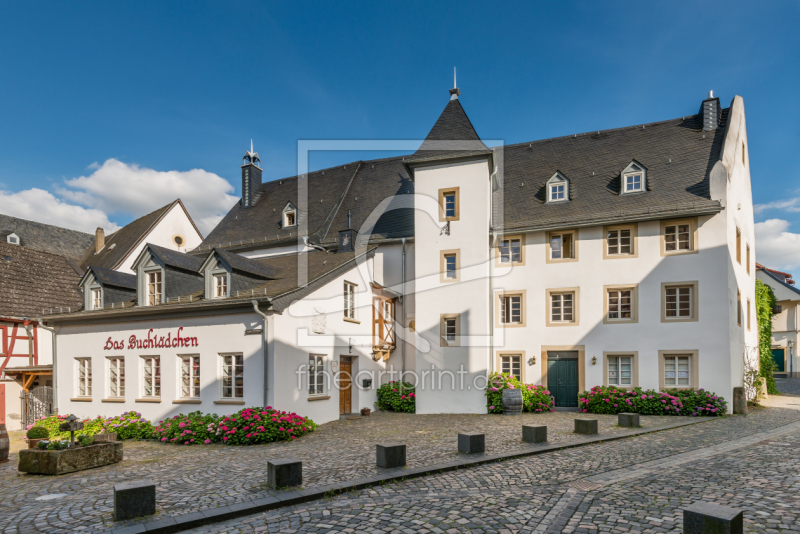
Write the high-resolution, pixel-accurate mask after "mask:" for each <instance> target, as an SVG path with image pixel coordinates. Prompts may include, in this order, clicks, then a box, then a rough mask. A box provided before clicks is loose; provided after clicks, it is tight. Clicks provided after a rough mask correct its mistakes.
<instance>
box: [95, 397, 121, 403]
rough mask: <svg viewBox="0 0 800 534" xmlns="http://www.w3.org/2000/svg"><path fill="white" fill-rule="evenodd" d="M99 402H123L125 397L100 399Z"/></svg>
mask: <svg viewBox="0 0 800 534" xmlns="http://www.w3.org/2000/svg"><path fill="white" fill-rule="evenodd" d="M100 402H125V397H112V398H110V399H100Z"/></svg>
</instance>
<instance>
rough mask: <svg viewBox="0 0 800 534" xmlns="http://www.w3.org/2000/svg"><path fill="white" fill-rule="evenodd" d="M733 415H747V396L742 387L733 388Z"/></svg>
mask: <svg viewBox="0 0 800 534" xmlns="http://www.w3.org/2000/svg"><path fill="white" fill-rule="evenodd" d="M733 413H738V414H741V415H747V394H746V393H745V391H744V388H743V387H738V388H733Z"/></svg>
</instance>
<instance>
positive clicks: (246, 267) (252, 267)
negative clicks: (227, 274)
mask: <svg viewBox="0 0 800 534" xmlns="http://www.w3.org/2000/svg"><path fill="white" fill-rule="evenodd" d="M214 252H216V253H217V254H218V255H219V257H220V258H222V259H223V260H225V261H226V262H227V263H228V265H230V266H231V268H233V269H235V270H237V271H243V272H245V273H250V274H254V275H256V276H259V277H261V278H268V279H271V280H277V279H278V278H283V276H284V275H283V274H282V273H281V271H280V269H279V268H276V267H273V266H272V265H270V264H268V263H266V262H260V261H257V260H251V259H249V258H245V257H244V256H241V255H239V254H234V253H233V252H228V251H227V250H224V249H221V248H215V249H214Z"/></svg>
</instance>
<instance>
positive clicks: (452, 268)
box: [444, 252, 458, 280]
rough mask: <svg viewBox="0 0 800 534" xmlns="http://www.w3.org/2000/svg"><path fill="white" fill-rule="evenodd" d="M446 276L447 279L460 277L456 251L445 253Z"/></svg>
mask: <svg viewBox="0 0 800 534" xmlns="http://www.w3.org/2000/svg"><path fill="white" fill-rule="evenodd" d="M451 264H452V265H451ZM444 277H445V279H446V280H456V279H457V278H458V255H457V254H456V253H455V252H453V253H450V254H445V255H444Z"/></svg>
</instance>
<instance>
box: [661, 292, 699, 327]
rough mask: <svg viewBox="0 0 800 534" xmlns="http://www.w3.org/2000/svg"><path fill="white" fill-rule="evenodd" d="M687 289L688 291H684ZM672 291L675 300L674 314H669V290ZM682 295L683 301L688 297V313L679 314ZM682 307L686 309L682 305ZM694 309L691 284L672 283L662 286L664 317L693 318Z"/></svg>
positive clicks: (674, 318) (670, 318) (672, 318)
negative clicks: (671, 284)
mask: <svg viewBox="0 0 800 534" xmlns="http://www.w3.org/2000/svg"><path fill="white" fill-rule="evenodd" d="M686 290H688V291H686ZM671 291H674V298H675V301H674V303H672V304H674V307H675V310H674V311H675V315H670V311H671V310H670V292H671ZM682 297H685V298H684V299H683V300H684V301H685V300H686V299H688V302H689V305H688V311H689V313H688V315H681V304H682ZM684 309H686V308H685V307H684ZM694 314H695V309H694V286H693V285H685V286H682V285H673V286H668V287H666V288H664V317H665V318H666V319H667V320H668V321H670V320H676V319H677V320H681V319H682V320H686V319H694Z"/></svg>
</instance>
